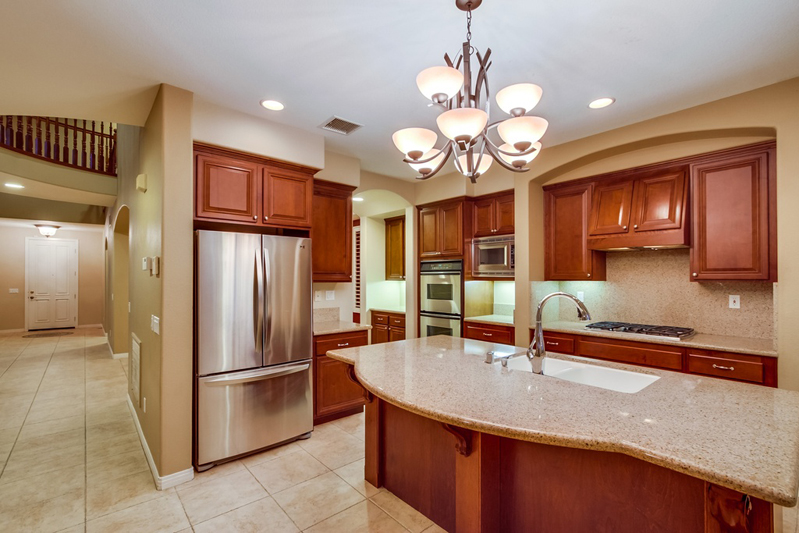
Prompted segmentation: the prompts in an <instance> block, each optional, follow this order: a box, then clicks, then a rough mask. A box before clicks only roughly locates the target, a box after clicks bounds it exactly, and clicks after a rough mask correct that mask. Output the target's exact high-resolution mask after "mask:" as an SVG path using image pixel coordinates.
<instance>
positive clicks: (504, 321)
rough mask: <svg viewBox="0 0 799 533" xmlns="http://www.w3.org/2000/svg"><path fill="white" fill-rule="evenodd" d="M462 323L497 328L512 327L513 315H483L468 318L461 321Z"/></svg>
mask: <svg viewBox="0 0 799 533" xmlns="http://www.w3.org/2000/svg"><path fill="white" fill-rule="evenodd" d="M463 321H464V322H477V323H478V324H496V325H498V326H512V325H513V315H483V316H469V317H466V318H464V319H463Z"/></svg>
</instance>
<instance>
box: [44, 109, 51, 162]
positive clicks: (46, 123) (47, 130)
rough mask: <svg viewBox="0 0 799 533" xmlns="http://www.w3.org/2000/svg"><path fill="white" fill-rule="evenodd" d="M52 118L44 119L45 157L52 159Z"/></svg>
mask: <svg viewBox="0 0 799 533" xmlns="http://www.w3.org/2000/svg"><path fill="white" fill-rule="evenodd" d="M50 126H51V124H50V117H45V119H44V154H43V155H44V157H46V158H47V159H50V153H51V148H52V145H51V144H50Z"/></svg>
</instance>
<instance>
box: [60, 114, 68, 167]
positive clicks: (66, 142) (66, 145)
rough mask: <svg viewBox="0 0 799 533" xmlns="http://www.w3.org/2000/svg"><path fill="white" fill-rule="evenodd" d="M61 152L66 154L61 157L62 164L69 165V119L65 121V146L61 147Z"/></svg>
mask: <svg viewBox="0 0 799 533" xmlns="http://www.w3.org/2000/svg"><path fill="white" fill-rule="evenodd" d="M61 150H63V152H64V154H63V155H62V156H61V162H62V163H65V164H67V165H68V164H69V119H67V118H65V119H64V144H63V145H61Z"/></svg>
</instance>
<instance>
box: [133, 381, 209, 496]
mask: <svg viewBox="0 0 799 533" xmlns="http://www.w3.org/2000/svg"><path fill="white" fill-rule="evenodd" d="M127 399H128V409H130V414H131V416H132V417H133V424H134V425H135V426H136V432H137V433H138V434H139V440H140V441H141V445H142V448H143V449H144V456H145V457H146V458H147V464H148V465H149V466H150V473H151V474H152V476H153V481H154V482H155V488H156V489H158V490H167V489H171V488H172V487H176V486H178V485H180V484H182V483H186V482H187V481H191V480H192V479H194V468H187V469H186V470H181V471H180V472H175V473H174V474H169V475H166V476H160V475H158V468H157V467H156V466H155V461H154V460H153V454H152V453H150V446H148V445H147V439H146V438H144V432H143V431H142V429H141V424H139V417H138V415H137V414H136V408H135V407H133V401H132V400H131V399H130V396H127Z"/></svg>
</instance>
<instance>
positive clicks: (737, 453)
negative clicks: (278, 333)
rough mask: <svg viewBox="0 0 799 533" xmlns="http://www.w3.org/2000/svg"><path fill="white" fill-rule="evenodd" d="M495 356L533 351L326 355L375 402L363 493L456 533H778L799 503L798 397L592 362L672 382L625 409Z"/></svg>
mask: <svg viewBox="0 0 799 533" xmlns="http://www.w3.org/2000/svg"><path fill="white" fill-rule="evenodd" d="M488 350H494V351H497V352H502V351H504V352H506V353H507V352H509V351H516V350H521V349H519V348H513V347H510V346H502V345H495V344H490V343H484V342H480V341H470V340H464V339H459V338H452V337H443V336H440V337H428V338H424V339H413V340H408V341H401V342H395V343H388V344H380V345H373V346H364V347H359V348H352V349H344V350H331V351H329V352H328V356H330V357H331V358H334V359H338V360H340V361H343V362H345V363H347V364H349V365H352V367H351V371H350V375H351V378H352V379H353V380H357V381H358V382H360V383H361V385H362V386H363V387H364V388H365V389H366V391H367V393H366V394H367V408H366V419H367V422H366V424H367V427H366V472H365V474H366V479H367V480H368V481H369V482H371V483H372V484H373V485H375V486H378V487H380V486H385V487H386V488H388V489H389V490H391V491H392V492H393V493H394V494H396V495H397V496H398V497H400V498H401V499H403V500H404V501H406V502H407V503H408V504H410V505H411V506H413V507H414V508H416V509H417V510H419V511H420V512H422V513H423V514H425V515H426V516H428V517H429V518H430V519H432V520H433V521H435V522H436V523H438V524H439V525H440V526H442V527H444V528H445V529H447V530H450V531H459V532H460V531H541V532H548V531H614V532H619V531H686V532H690V531H730V530H734V531H771V530H772V527H773V526H772V524H773V519H772V504H779V505H783V506H789V507H790V506H794V505H796V503H797V496H796V495H797V491H798V490H799V393H794V392H790V391H785V390H780V389H772V388H767V387H759V386H755V385H746V384H739V383H731V382H728V381H724V380H719V379H714V378H707V377H699V376H691V375H685V374H679V373H673V372H668V371H660V370H650V369H646V370H643V369H641V368H637V367H630V366H626V365H618V364H612V363H604V362H598V361H591V362H590V363H591V364H596V365H598V366H604V367H609V368H618V369H626V370H632V371H636V372H643V373H646V374H652V375H655V376H657V377H659V379H658V380H657V381H655V382H654V383H652V384H651V385H649V386H648V387H646V388H645V389H643V390H642V391H640V392H638V393H635V394H627V393H620V392H614V391H610V390H605V389H601V388H597V387H592V386H587V385H581V384H577V383H571V382H568V381H565V380H560V379H557V378H553V377H548V376H540V375H535V374H532V373H530V372H526V371H523V370H508V369H506V368H502V366H501V365H500V364H498V363H497V364H491V365H490V364H486V363H485V362H484V357H485V353H486V351H488ZM551 355H554V356H555V357H557V358H559V359H566V360H570V359H574V358H570V357H568V356H562V355H558V354H551ZM586 361H587V360H582V362H586Z"/></svg>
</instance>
